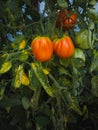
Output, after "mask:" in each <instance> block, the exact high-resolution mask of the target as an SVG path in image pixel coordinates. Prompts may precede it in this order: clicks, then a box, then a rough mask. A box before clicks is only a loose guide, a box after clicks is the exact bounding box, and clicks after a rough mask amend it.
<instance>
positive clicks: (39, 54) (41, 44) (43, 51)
mask: <svg viewBox="0 0 98 130" xmlns="http://www.w3.org/2000/svg"><path fill="white" fill-rule="evenodd" d="M31 49H32V53H33V55H34V56H35V58H36V59H37V60H38V61H40V62H44V61H48V60H50V59H51V57H52V54H53V43H52V41H51V40H50V38H49V37H36V38H35V39H34V40H33V41H32V43H31Z"/></svg>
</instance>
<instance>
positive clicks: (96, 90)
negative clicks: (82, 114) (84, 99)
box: [91, 76, 98, 97]
mask: <svg viewBox="0 0 98 130" xmlns="http://www.w3.org/2000/svg"><path fill="white" fill-rule="evenodd" d="M91 84H92V94H93V95H94V96H95V97H98V76H94V77H93V78H92V80H91Z"/></svg>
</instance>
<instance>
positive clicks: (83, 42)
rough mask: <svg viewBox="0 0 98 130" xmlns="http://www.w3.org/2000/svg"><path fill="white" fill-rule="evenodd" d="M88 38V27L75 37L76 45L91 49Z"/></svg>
mask: <svg viewBox="0 0 98 130" xmlns="http://www.w3.org/2000/svg"><path fill="white" fill-rule="evenodd" d="M88 38H89V36H88V30H87V29H84V30H81V31H79V32H78V33H77V34H76V37H75V41H76V45H77V46H78V47H80V48H81V49H89V48H90V44H89V40H88Z"/></svg>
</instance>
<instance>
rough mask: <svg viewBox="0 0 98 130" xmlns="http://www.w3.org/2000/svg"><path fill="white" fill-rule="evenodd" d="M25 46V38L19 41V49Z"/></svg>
mask: <svg viewBox="0 0 98 130" xmlns="http://www.w3.org/2000/svg"><path fill="white" fill-rule="evenodd" d="M25 46H26V40H24V39H23V40H22V41H21V42H20V43H19V50H22V49H24V48H25Z"/></svg>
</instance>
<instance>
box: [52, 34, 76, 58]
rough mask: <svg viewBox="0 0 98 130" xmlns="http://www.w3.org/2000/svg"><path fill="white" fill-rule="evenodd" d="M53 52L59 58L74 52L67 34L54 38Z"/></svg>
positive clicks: (69, 55)
mask: <svg viewBox="0 0 98 130" xmlns="http://www.w3.org/2000/svg"><path fill="white" fill-rule="evenodd" d="M53 43H54V53H55V54H56V55H57V56H58V57H60V58H69V57H71V56H72V55H73V53H74V44H73V41H72V40H71V38H70V37H69V36H64V37H63V38H60V39H55V40H54V41H53Z"/></svg>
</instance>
